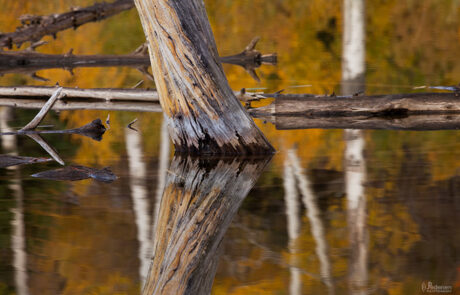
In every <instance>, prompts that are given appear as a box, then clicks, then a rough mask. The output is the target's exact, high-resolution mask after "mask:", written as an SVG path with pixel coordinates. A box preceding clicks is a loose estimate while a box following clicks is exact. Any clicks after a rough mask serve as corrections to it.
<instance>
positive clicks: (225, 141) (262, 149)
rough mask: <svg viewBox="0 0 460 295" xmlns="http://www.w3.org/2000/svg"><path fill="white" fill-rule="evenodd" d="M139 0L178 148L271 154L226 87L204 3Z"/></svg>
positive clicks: (163, 103)
mask: <svg viewBox="0 0 460 295" xmlns="http://www.w3.org/2000/svg"><path fill="white" fill-rule="evenodd" d="M135 3H136V7H137V10H138V12H139V15H140V19H141V23H142V26H143V28H144V33H145V35H146V37H147V41H148V45H149V52H150V59H151V63H152V73H153V76H154V77H155V85H156V86H157V89H158V93H159V95H160V103H161V106H162V108H163V111H164V114H165V118H166V120H167V122H168V127H169V133H170V136H171V139H172V142H173V143H174V145H175V148H176V152H180V153H188V154H227V155H230V154H233V155H236V154H269V153H273V152H274V149H273V147H272V146H271V145H270V143H269V142H268V140H267V139H266V138H265V136H264V135H263V133H262V132H261V131H260V130H259V129H258V128H257V126H256V125H255V123H254V121H253V120H252V118H251V117H250V116H249V115H248V114H247V112H246V111H245V110H244V108H243V107H242V105H241V104H240V102H239V101H238V100H237V99H236V97H235V95H234V94H233V91H232V90H231V89H230V86H229V85H228V82H227V79H226V77H225V74H224V72H223V69H222V65H221V64H220V62H219V55H218V53H217V48H216V44H215V41H214V36H213V34H212V31H211V26H210V24H209V21H208V17H207V15H206V9H205V6H204V3H203V1H202V0H192V1H180V0H135Z"/></svg>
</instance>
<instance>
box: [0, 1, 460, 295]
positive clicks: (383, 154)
mask: <svg viewBox="0 0 460 295" xmlns="http://www.w3.org/2000/svg"><path fill="white" fill-rule="evenodd" d="M0 2H5V3H3V4H5V5H9V6H11V7H9V6H8V7H9V9H10V10H9V11H12V12H14V14H13V13H11V14H8V15H5V18H7V17H9V18H11V20H10V22H9V23H13V21H14V19H15V18H17V16H18V15H20V14H23V13H26V12H28V11H25V9H31V10H32V11H33V12H37V13H43V14H48V13H51V12H54V10H56V9H61V10H65V9H66V7H67V6H68V5H71V4H72V5H73V4H74V3H73V2H75V1H61V2H60V3H58V2H59V1H55V2H56V3H54V2H53V3H54V4H49V5H39V4H36V3H35V2H31V1H18V3H19V2H24V7H20V6H17V5H13V4H12V3H13V2H11V1H0ZM67 2H69V3H67ZM70 2H72V3H70ZM76 2H78V1H76ZM224 2H225V1H224ZM253 2H254V3H252V2H251V1H233V2H228V3H227V2H225V3H223V2H219V1H208V2H207V5H208V9H209V15H210V20H211V23H212V25H213V29H214V30H215V34H216V41H217V43H218V46H219V50H220V52H221V53H222V55H226V54H233V53H236V52H238V51H240V50H241V49H242V48H244V46H245V45H246V43H248V42H249V40H250V39H251V38H252V37H254V35H262V37H263V38H262V41H261V44H260V50H261V51H264V52H270V51H277V52H278V54H279V56H280V64H279V65H278V66H277V67H269V66H267V67H265V68H264V67H262V68H261V69H260V70H259V72H258V73H259V75H260V77H261V80H262V82H261V84H258V83H256V82H254V81H253V80H252V79H251V78H250V77H249V76H248V75H247V74H246V73H245V72H244V70H243V69H241V68H238V67H232V66H226V67H225V70H226V73H227V75H228V78H229V82H230V84H231V86H232V88H234V89H239V88H241V87H249V88H251V87H253V88H266V90H267V91H276V90H279V89H282V88H286V89H288V90H287V91H289V92H313V93H324V92H326V91H328V92H332V91H336V92H338V91H339V89H340V75H341V72H340V42H341V41H340V34H341V32H340V30H341V27H340V26H341V10H340V5H332V4H331V5H329V4H324V3H323V2H322V1H311V3H310V4H309V5H307V4H303V3H304V1H287V2H289V3H287V4H282V2H281V1H273V2H270V3H268V4H264V5H265V6H263V5H262V7H263V8H260V7H261V6H260V5H259V6H258V9H259V10H257V11H260V13H258V14H257V15H253V11H254V9H255V8H254V7H253V6H254V5H256V4H257V3H259V2H258V1H253ZM256 2H257V3H256ZM275 2H276V3H275ZM15 3H16V2H15ZM34 3H35V4H34ZM50 3H51V2H50ZM63 3H64V4H63ZM85 3H86V4H87V3H89V2H88V1H86V2H85V1H81V3H80V4H81V5H83V4H85ZM417 3H418V2H416V1H415V2H414V1H402V2H401V3H399V2H398V3H387V4H379V5H380V6H379V5H377V4H375V3H374V4H373V3H370V4H369V7H368V11H370V13H371V12H373V11H374V12H375V11H379V14H375V17H372V18H371V17H369V20H368V29H367V42H368V46H367V55H366V58H367V61H368V64H367V74H366V80H367V84H366V89H367V91H368V92H369V93H382V92H386V93H388V92H394V93H395V92H401V91H404V92H408V91H413V90H412V89H411V87H412V86H415V85H425V84H431V85H451V84H456V83H458V82H459V81H458V79H459V77H460V75H459V73H460V65H459V63H458V52H459V50H460V35H458V34H459V32H460V25H459V18H458V16H459V13H460V11H459V6H458V1H445V2H443V3H440V2H437V1H426V2H424V4H417ZM259 4H260V3H259ZM13 6H14V7H13ZM21 9H22V10H21ZM224 12H225V13H224ZM249 14H250V15H252V16H253V17H249V16H248V15H249ZM385 16H386V17H387V19H390V20H392V21H393V23H396V24H397V25H395V26H393V24H392V23H391V21H388V20H387V19H385ZM402 16H404V17H402ZM239 20H240V21H239ZM280 22H282V23H283V24H285V26H280V25H279V24H280ZM122 24H126V25H122ZM2 25H4V26H7V24H6V23H5V24H2ZM13 28H14V27H13ZM109 28H114V29H109ZM420 28H421V29H420ZM2 30H5V31H7V29H6V28H5V29H2ZM80 30H81V31H80ZM419 30H423V32H424V33H423V34H422V33H420V32H419ZM120 31H123V32H125V34H126V36H127V37H126V39H124V38H121V36H118V37H115V36H117V35H116V33H117V32H120ZM229 32H231V34H232V38H229V37H228V34H229ZM119 35H120V34H119ZM114 39H116V40H118V41H119V42H118V43H119V44H117V42H115V41H114ZM88 40H89V42H88ZM141 40H142V31H141V30H140V26H139V24H138V21H137V18H136V15H135V13H134V12H133V11H130V12H127V13H124V14H122V15H120V16H118V18H116V17H114V18H113V19H111V20H108V21H107V22H102V23H100V24H91V25H88V26H86V27H85V26H84V27H82V28H80V29H79V30H77V31H75V32H66V33H63V34H62V35H61V38H58V40H56V41H55V42H54V43H53V42H52V43H51V44H50V45H47V47H46V46H45V47H44V48H43V51H44V52H54V53H63V52H67V51H68V49H69V48H70V47H74V48H76V50H77V52H75V51H74V53H87V54H93V53H127V52H129V51H130V50H133V49H134V48H135V47H137V45H138V44H139V43H141V42H142V41H141ZM264 40H265V45H264ZM96 41H98V42H96ZM99 41H101V42H99ZM426 44H430V46H424V45H426ZM40 74H41V75H43V76H46V77H47V78H49V79H50V82H37V81H34V80H32V79H30V78H28V77H27V76H25V75H5V76H3V77H1V78H0V83H1V84H2V85H19V84H26V85H31V84H38V85H53V84H54V83H55V82H59V83H60V84H61V85H63V86H80V87H131V86H132V85H134V84H136V82H137V81H138V80H140V79H143V78H145V77H143V75H142V74H141V73H139V72H137V71H136V70H135V69H114V68H112V69H90V70H85V69H78V70H75V71H74V75H71V74H70V73H68V72H65V71H63V70H62V71H61V70H49V71H42V72H41V73H40ZM305 85H312V86H305ZM144 86H145V87H152V82H145V85H144ZM108 113H109V112H107V111H72V112H60V113H50V114H49V115H48V116H47V119H46V122H44V123H46V124H53V125H55V128H59V129H64V128H75V127H78V126H81V125H83V124H85V123H88V122H90V121H92V120H93V119H96V118H101V119H102V120H103V121H104V120H105V118H107V115H108ZM34 114H35V111H26V110H14V109H5V108H3V109H2V122H1V123H2V126H1V128H2V130H5V129H7V128H13V129H15V128H19V127H21V126H24V125H25V123H27V122H28V121H29V120H30V119H31V118H32V117H33V115H34ZM135 118H138V121H137V123H136V124H135V125H134V126H135V127H136V129H138V132H136V131H133V130H130V129H128V128H126V125H127V124H128V123H129V122H131V121H132V120H133V119H135ZM110 121H111V124H110V129H109V130H108V131H107V132H106V133H105V134H104V136H103V139H102V140H101V141H94V140H92V139H90V138H87V137H82V136H78V135H47V136H43V137H44V138H45V139H46V141H47V142H48V143H49V144H50V145H52V146H53V147H54V148H55V149H56V150H57V152H58V153H59V155H60V156H61V158H62V159H63V160H64V162H65V163H66V164H67V165H70V164H74V165H82V166H86V167H93V168H98V169H102V168H104V167H110V169H111V170H112V171H113V173H114V174H115V175H117V176H118V179H117V180H115V181H114V182H112V183H104V182H98V181H96V180H93V179H88V180H81V181H75V182H70V181H53V180H43V179H37V178H34V177H31V175H32V174H34V173H37V172H41V171H45V170H49V169H56V168H59V167H60V165H59V164H57V163H55V162H49V163H44V164H35V165H25V166H17V167H10V168H2V169H0V191H1V198H0V294H15V293H16V294H139V293H140V289H141V286H142V285H143V284H144V282H145V280H146V278H147V275H148V272H149V266H150V262H151V258H152V253H153V248H154V246H155V245H157V247H163V246H164V247H167V246H168V243H167V242H163V243H161V242H162V239H161V237H163V236H166V235H167V234H168V233H167V231H166V232H165V229H167V228H168V226H169V227H170V226H171V225H170V224H169V225H168V223H167V222H165V220H167V219H165V218H164V217H165V216H168V214H172V213H171V211H173V210H171V208H173V207H174V204H178V203H180V202H172V203H170V204H169V203H168V200H170V199H171V198H172V200H174V199H173V198H174V197H175V198H183V199H184V200H185V199H186V198H187V197H190V196H192V197H193V196H194V195H200V194H202V195H204V197H203V199H205V200H207V199H206V196H209V195H211V193H208V194H207V195H206V189H205V186H204V185H203V184H206V185H208V187H207V189H209V190H210V191H211V192H213V193H215V194H216V195H217V196H218V198H217V199H218V200H222V203H219V204H217V205H216V207H215V208H217V209H216V210H218V211H217V212H218V213H219V214H221V215H219V216H222V219H225V220H220V219H219V218H218V217H219V216H218V217H217V219H216V220H217V221H216V222H215V223H211V224H218V225H219V226H220V227H219V228H220V231H219V228H218V229H217V230H216V232H217V234H216V235H215V236H212V235H211V238H209V237H208V238H209V245H211V246H209V245H208V246H209V247H207V248H206V247H204V248H203V251H201V252H200V253H201V255H202V256H199V255H198V254H196V253H195V252H193V253H195V254H196V255H195V256H194V257H204V258H203V261H206V263H202V264H201V265H200V267H202V269H205V270H206V269H207V268H206V267H208V268H209V269H210V270H209V269H207V270H206V271H205V270H203V273H204V274H203V278H202V281H203V282H202V283H203V285H205V284H206V283H208V284H209V282H211V283H213V285H212V291H211V292H212V294H323V293H324V294H334V293H335V294H345V293H347V294H348V293H356V294H367V293H370V294H418V293H420V292H421V290H422V289H421V288H422V285H423V284H424V283H425V284H428V282H432V284H436V285H439V286H449V287H452V289H453V292H455V290H457V291H458V288H459V286H460V254H459V253H460V240H459V239H460V230H459V227H458V224H460V219H459V218H460V217H459V216H460V214H459V213H460V199H459V198H460V196H459V195H460V170H459V167H460V166H459V162H460V152H459V151H460V134H459V132H458V131H455V130H452V131H429V132H408V131H391V130H380V131H373V130H365V131H359V132H357V131H346V130H318V129H315V130H276V128H275V126H273V125H272V124H270V123H264V122H263V121H260V120H256V122H257V124H258V125H259V126H260V128H261V129H262V131H263V132H264V133H265V134H266V135H267V137H268V138H269V140H270V142H272V144H273V145H274V146H275V148H276V149H277V150H278V153H277V154H275V155H274V157H273V158H272V159H271V160H270V161H269V163H268V164H267V163H266V162H267V161H268V160H259V161H256V160H253V159H251V160H248V159H245V160H229V159H226V160H222V161H220V162H219V161H215V160H213V161H209V162H206V160H202V162H201V164H196V162H194V161H195V160H193V159H183V158H182V159H179V158H174V157H173V147H171V146H170V144H169V140H168V139H167V136H165V129H164V126H163V125H162V115H161V114H159V113H132V112H110ZM1 143H2V153H3V154H4V153H12V154H17V155H22V156H37V157H46V156H47V154H46V152H45V151H44V150H42V149H41V148H40V146H39V145H38V144H37V143H35V142H34V141H33V140H32V139H30V138H28V137H18V136H3V137H2V138H1ZM264 161H265V162H264ZM248 163H249V164H248ZM251 165H252V166H251ZM258 165H259V166H258ZM264 166H265V168H264ZM263 168H264V169H263ZM192 175H201V176H200V177H202V178H201V180H200V181H196V182H193V183H189V182H188V181H190V182H192V180H195V178H193V177H192ZM184 177H186V178H187V179H184V180H183V181H181V178H184ZM253 183H254V186H253V188H252V189H250V191H249V193H247V191H248V190H249V188H250V187H251V186H252V184H253ZM195 184H201V185H202V186H194V185H195ZM232 185H234V187H233V189H235V187H236V188H238V189H239V190H238V191H233V190H232ZM165 187H166V190H164V188H165ZM189 188H192V189H195V191H194V194H187V189H189ZM163 190H164V193H163ZM184 192H185V193H184ZM203 192H204V193H203ZM211 199H212V198H211ZM192 203H193V202H192ZM203 203H205V202H203ZM203 203H202V205H203ZM193 204H195V203H193ZM203 206H204V205H203ZM219 206H220V207H219ZM225 206H227V207H225ZM192 207H193V206H192ZM202 208H204V207H199V206H198V205H196V208H195V209H196V210H195V211H193V210H191V211H190V216H191V218H192V217H194V216H201V215H199V214H200V212H202V211H200V210H201V209H202ZM222 208H227V209H228V208H230V209H228V210H224V209H222ZM160 216H163V219H162V218H160ZM224 217H225V218H224ZM200 218H202V217H200ZM200 220H201V219H200ZM203 220H206V219H205V218H204V219H203ZM219 222H220V223H219ZM179 223H180V222H179ZM204 224H206V223H204ZM209 226H210V225H209ZM220 234H222V235H223V238H222V241H221V242H220V238H219V235H220ZM194 235H195V237H197V238H198V237H200V238H203V237H202V236H200V234H199V232H196V234H194ZM192 238H193V235H192ZM203 239H205V238H203ZM165 240H166V239H165ZM213 242H214V243H215V245H214V244H213ZM193 249H194V248H193ZM200 249H201V248H200ZM206 255H207V256H206ZM189 258H190V257H189ZM192 258H193V257H192ZM181 259H182V258H181ZM183 259H186V257H183ZM203 265H204V266H203ZM213 268H215V270H214V271H215V278H214V279H213V278H212V276H213V272H214V271H213V270H212V269H213ZM455 288H457V289H455Z"/></svg>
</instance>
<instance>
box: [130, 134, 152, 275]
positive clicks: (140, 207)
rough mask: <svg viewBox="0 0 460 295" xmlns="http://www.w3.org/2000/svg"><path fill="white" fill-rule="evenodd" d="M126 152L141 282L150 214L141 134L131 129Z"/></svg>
mask: <svg viewBox="0 0 460 295" xmlns="http://www.w3.org/2000/svg"><path fill="white" fill-rule="evenodd" d="M125 140H126V152H127V154H128V164H129V175H130V178H129V179H130V188H131V198H132V200H133V207H134V216H135V222H136V226H137V240H138V241H139V261H140V269H139V274H140V278H141V283H142V284H143V282H144V281H145V276H146V275H147V272H148V269H149V264H150V252H151V251H149V250H150V249H151V242H150V238H149V230H150V224H151V223H150V216H149V203H148V200H147V188H146V183H145V179H146V175H147V169H146V167H145V162H144V159H143V152H142V145H141V135H140V134H139V133H138V132H134V131H132V130H126V132H125Z"/></svg>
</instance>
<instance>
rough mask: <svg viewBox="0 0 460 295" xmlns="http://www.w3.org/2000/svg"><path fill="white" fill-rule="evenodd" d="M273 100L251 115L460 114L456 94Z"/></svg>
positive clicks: (459, 104)
mask: <svg viewBox="0 0 460 295" xmlns="http://www.w3.org/2000/svg"><path fill="white" fill-rule="evenodd" d="M273 96H274V97H275V101H274V102H273V103H272V104H270V105H268V106H264V107H260V108H256V109H252V110H251V114H253V115H254V116H267V115H276V116H294V115H295V116H310V117H345V116H380V117H393V116H395V115H396V116H402V115H410V114H453V113H460V97H459V94H458V93H411V94H391V95H374V96H352V97H335V96H334V97H330V96H299V95H281V94H279V95H273Z"/></svg>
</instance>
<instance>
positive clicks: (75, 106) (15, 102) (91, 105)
mask: <svg viewBox="0 0 460 295" xmlns="http://www.w3.org/2000/svg"><path fill="white" fill-rule="evenodd" d="M44 104H45V100H40V99H26V98H19V99H18V98H16V99H11V98H0V106H8V107H14V108H20V109H41V108H42V107H43V105H44ZM53 110H54V111H72V110H105V111H129V112H155V113H160V112H162V110H161V106H160V104H159V103H158V102H142V101H139V102H136V101H129V102H126V101H107V102H105V101H104V102H101V101H98V100H96V101H94V100H92V101H88V100H85V101H81V100H78V101H75V100H67V99H66V100H65V101H62V100H59V101H57V102H56V103H55V104H54V106H53Z"/></svg>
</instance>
